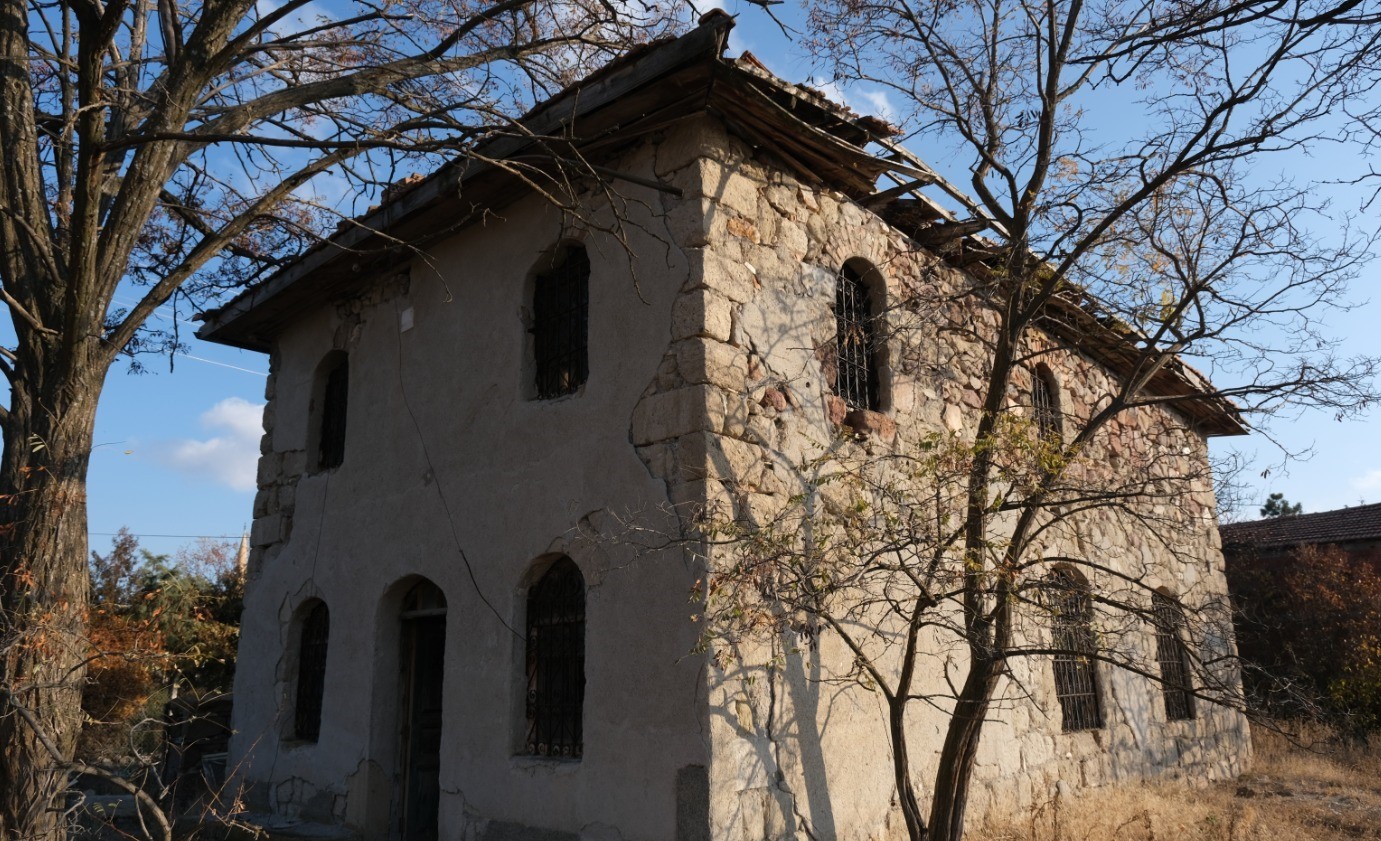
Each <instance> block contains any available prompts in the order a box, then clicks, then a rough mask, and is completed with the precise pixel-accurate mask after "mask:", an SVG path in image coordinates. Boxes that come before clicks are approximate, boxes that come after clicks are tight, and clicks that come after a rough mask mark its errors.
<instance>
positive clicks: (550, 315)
mask: <svg viewBox="0 0 1381 841" xmlns="http://www.w3.org/2000/svg"><path fill="white" fill-rule="evenodd" d="M589 319H590V258H589V255H587V254H586V253H585V249H584V248H581V247H579V246H571V247H570V248H567V249H565V250H564V251H563V252H562V253H561V254H560V255H558V257H557V262H556V263H555V265H553V267H552V268H551V270H550V271H548V272H545V273H543V274H539V275H538V276H537V278H536V280H535V281H534V284H533V291H532V349H533V357H534V359H535V360H536V363H537V364H536V380H537V396H538V398H540V399H543V400H548V399H550V398H553V397H560V396H561V395H563V394H571V393H573V392H574V391H575V390H576V389H578V388H580V386H581V385H583V384H584V383H585V380H586V379H588V378H589V375H590V362H589V351H588V347H587V345H588V339H589Z"/></svg>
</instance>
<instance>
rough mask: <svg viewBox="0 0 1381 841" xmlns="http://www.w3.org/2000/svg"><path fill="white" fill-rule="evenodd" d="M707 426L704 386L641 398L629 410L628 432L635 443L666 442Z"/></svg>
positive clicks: (707, 416) (708, 417)
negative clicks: (629, 430)
mask: <svg viewBox="0 0 1381 841" xmlns="http://www.w3.org/2000/svg"><path fill="white" fill-rule="evenodd" d="M708 428H710V416H709V414H708V410H707V408H706V405H705V389H704V388H703V387H699V386H688V387H686V388H678V389H676V390H675V391H668V392H664V393H662V394H654V395H652V396H651V397H644V398H643V399H642V400H640V401H638V405H637V407H636V408H635V409H634V410H633V430H632V431H633V443H634V445H636V446H642V445H645V444H651V443H654V442H657V441H669V440H671V439H672V438H679V437H681V436H682V435H685V434H687V433H690V432H698V431H701V430H705V429H708Z"/></svg>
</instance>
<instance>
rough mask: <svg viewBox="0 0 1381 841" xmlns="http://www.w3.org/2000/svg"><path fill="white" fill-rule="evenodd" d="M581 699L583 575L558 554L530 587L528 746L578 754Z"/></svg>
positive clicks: (533, 750)
mask: <svg viewBox="0 0 1381 841" xmlns="http://www.w3.org/2000/svg"><path fill="white" fill-rule="evenodd" d="M584 705H585V578H584V577H583V576H582V575H581V574H580V569H579V568H578V567H577V566H576V565H575V562H574V561H572V560H571V559H570V558H567V557H562V558H560V559H559V560H557V561H556V563H554V564H552V565H551V568H550V569H548V570H547V571H546V573H545V574H544V575H543V576H542V577H541V578H540V579H539V580H538V581H537V583H536V584H535V585H534V586H533V588H532V590H531V591H530V592H529V593H528V599H527V738H526V740H525V742H524V744H525V750H526V752H527V753H529V754H531V755H533V756H550V757H558V758H562V759H579V758H580V755H581V752H582V749H583V743H582V719H583V711H584Z"/></svg>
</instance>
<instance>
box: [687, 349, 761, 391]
mask: <svg viewBox="0 0 1381 841" xmlns="http://www.w3.org/2000/svg"><path fill="white" fill-rule="evenodd" d="M676 365H677V368H678V369H679V370H680V372H681V376H682V377H683V378H684V379H685V381H686V382H688V383H695V384H703V383H709V384H711V385H716V386H719V387H720V388H722V389H725V390H727V391H742V390H743V388H744V385H745V383H746V381H747V379H748V355H747V353H745V352H744V351H743V349H742V348H737V347H734V346H733V345H730V344H725V343H723V342H716V341H713V340H711V339H688V340H686V341H683V342H680V343H679V344H677V345H676Z"/></svg>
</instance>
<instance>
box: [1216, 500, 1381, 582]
mask: <svg viewBox="0 0 1381 841" xmlns="http://www.w3.org/2000/svg"><path fill="white" fill-rule="evenodd" d="M1218 531H1219V535H1220V536H1221V537H1222V540H1223V554H1224V556H1225V557H1226V559H1227V562H1228V564H1229V565H1231V564H1232V562H1233V559H1234V558H1240V557H1242V555H1243V554H1244V553H1247V552H1252V553H1254V554H1255V555H1256V556H1258V557H1262V558H1266V557H1269V556H1277V555H1284V554H1286V553H1288V552H1290V551H1292V550H1294V549H1296V548H1297V547H1300V546H1337V547H1339V548H1340V549H1342V550H1343V551H1345V552H1347V553H1348V555H1350V556H1351V557H1353V558H1354V559H1356V560H1358V561H1365V562H1367V563H1370V564H1372V565H1374V566H1376V567H1377V568H1378V569H1381V503H1376V504H1373V505H1358V506H1355V507H1352V508H1339V509H1336V510H1334V511H1320V512H1318V513H1317V514H1296V515H1294V516H1288V517H1269V518H1267V519H1264V520H1253V521H1251V522H1246V523H1229V524H1227V525H1224V526H1222V527H1221V528H1220V529H1219V530H1218Z"/></svg>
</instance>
